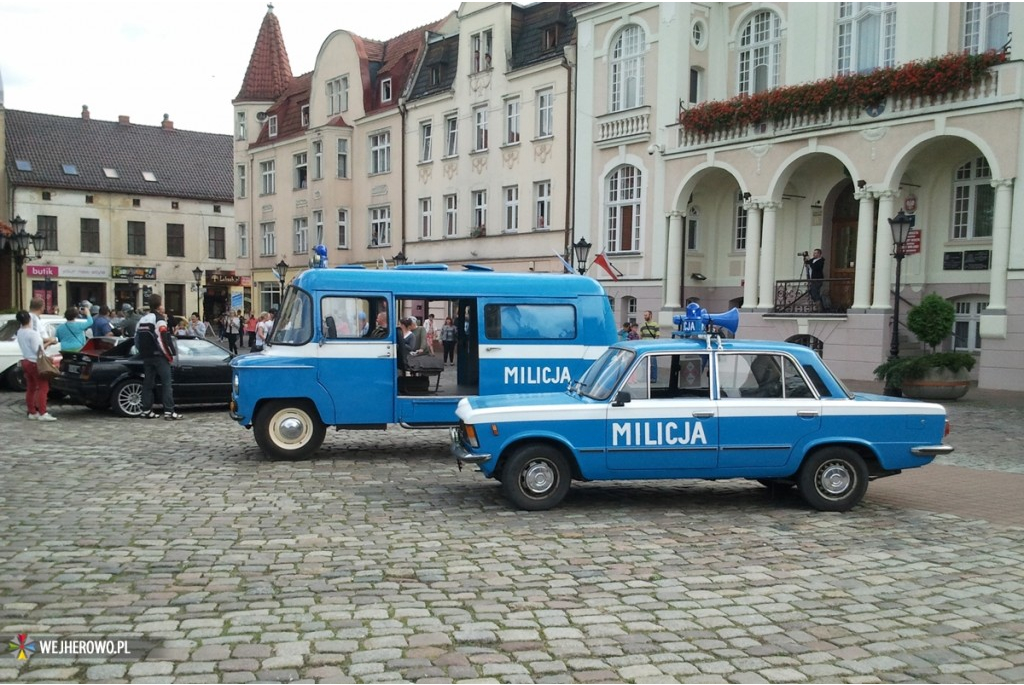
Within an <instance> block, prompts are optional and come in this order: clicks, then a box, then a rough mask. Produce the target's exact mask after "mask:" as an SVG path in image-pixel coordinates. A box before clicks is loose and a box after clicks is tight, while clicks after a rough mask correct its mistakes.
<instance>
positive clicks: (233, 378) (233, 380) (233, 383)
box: [231, 373, 238, 395]
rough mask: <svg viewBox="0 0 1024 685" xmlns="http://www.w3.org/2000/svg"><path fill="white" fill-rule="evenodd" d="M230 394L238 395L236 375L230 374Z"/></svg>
mask: <svg viewBox="0 0 1024 685" xmlns="http://www.w3.org/2000/svg"><path fill="white" fill-rule="evenodd" d="M231 392H233V393H235V394H236V395H237V394H238V374H237V373H233V374H231Z"/></svg>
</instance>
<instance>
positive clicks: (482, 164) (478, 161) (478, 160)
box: [473, 155, 487, 175]
mask: <svg viewBox="0 0 1024 685" xmlns="http://www.w3.org/2000/svg"><path fill="white" fill-rule="evenodd" d="M473 171H475V172H476V173H477V175H479V174H482V173H484V172H485V171H487V155H478V156H476V157H474V158H473Z"/></svg>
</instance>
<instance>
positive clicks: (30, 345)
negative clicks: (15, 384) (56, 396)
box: [15, 310, 57, 421]
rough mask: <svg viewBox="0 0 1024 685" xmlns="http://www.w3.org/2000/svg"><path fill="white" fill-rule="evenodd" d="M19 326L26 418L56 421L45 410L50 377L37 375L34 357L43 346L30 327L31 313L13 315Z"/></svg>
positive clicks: (36, 333) (37, 333) (39, 336)
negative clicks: (26, 409)
mask: <svg viewBox="0 0 1024 685" xmlns="http://www.w3.org/2000/svg"><path fill="white" fill-rule="evenodd" d="M15 318H16V319H17V320H18V323H20V324H21V328H19V329H18V347H19V349H20V350H21V370H22V371H23V372H24V373H25V385H26V390H25V405H26V406H27V407H28V418H29V419H30V420H32V421H56V420H57V417H55V416H54V415H53V414H51V413H49V412H48V411H46V396H47V395H48V394H49V393H50V379H48V378H43V377H41V376H40V375H39V370H38V369H37V368H36V359H37V358H38V355H39V352H40V351H41V350H42V349H43V348H44V347H45V345H44V343H43V337H42V336H41V335H39V332H38V331H36V330H35V329H34V328H32V315H31V314H29V313H28V312H27V311H25V310H21V311H20V312H18V313H17V314H16V315H15Z"/></svg>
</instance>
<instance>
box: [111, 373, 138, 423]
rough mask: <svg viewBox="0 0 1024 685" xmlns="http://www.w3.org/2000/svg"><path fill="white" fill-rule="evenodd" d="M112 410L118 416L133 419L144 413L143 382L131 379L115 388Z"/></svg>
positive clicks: (112, 397) (112, 395) (112, 396)
mask: <svg viewBox="0 0 1024 685" xmlns="http://www.w3.org/2000/svg"><path fill="white" fill-rule="evenodd" d="M110 408H111V409H113V410H114V413H115V414H117V415H118V416H127V417H133V416H138V415H139V414H141V413H142V381H141V380H138V379H136V378H129V379H128V380H125V381H121V382H120V383H118V384H117V385H116V386H114V392H113V394H111V396H110Z"/></svg>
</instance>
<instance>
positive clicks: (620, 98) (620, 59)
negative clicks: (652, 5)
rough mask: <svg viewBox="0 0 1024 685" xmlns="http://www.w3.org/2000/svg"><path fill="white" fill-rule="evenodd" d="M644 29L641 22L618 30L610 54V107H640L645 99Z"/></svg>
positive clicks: (616, 110) (612, 108) (645, 46)
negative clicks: (640, 24) (639, 24)
mask: <svg viewBox="0 0 1024 685" xmlns="http://www.w3.org/2000/svg"><path fill="white" fill-rule="evenodd" d="M646 50H647V45H646V41H645V39H644V32H643V29H641V28H640V27H639V26H627V27H626V28H624V29H622V30H621V31H619V35H618V36H617V37H616V38H615V43H614V44H613V45H612V55H611V68H612V71H611V96H612V101H611V111H613V112H618V111H620V110H624V109H629V108H630V107H639V106H640V105H642V104H643V103H644V52H646Z"/></svg>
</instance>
